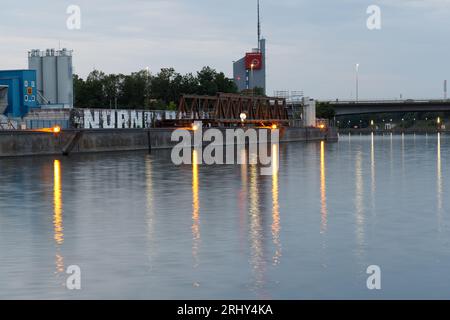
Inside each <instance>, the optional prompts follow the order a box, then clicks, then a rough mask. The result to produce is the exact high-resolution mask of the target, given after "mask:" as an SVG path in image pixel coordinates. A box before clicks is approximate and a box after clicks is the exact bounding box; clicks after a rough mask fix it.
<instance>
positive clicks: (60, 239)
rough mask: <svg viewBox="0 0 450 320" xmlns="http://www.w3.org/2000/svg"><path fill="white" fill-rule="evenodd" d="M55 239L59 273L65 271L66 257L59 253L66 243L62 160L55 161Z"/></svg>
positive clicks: (56, 261)
mask: <svg viewBox="0 0 450 320" xmlns="http://www.w3.org/2000/svg"><path fill="white" fill-rule="evenodd" d="M53 233H54V235H53V239H54V240H55V243H56V246H57V253H56V258H55V264H56V271H57V273H62V272H64V258H63V257H62V256H61V254H60V253H59V247H60V246H61V245H62V244H63V243H64V227H63V211H62V189H61V162H60V161H59V160H54V161H53Z"/></svg>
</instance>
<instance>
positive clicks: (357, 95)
mask: <svg viewBox="0 0 450 320" xmlns="http://www.w3.org/2000/svg"><path fill="white" fill-rule="evenodd" d="M358 101H359V63H357V64H356V102H358Z"/></svg>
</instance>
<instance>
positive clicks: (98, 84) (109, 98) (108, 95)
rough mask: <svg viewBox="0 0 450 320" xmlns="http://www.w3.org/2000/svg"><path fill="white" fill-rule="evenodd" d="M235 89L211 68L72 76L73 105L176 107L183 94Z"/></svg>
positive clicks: (212, 92)
mask: <svg viewBox="0 0 450 320" xmlns="http://www.w3.org/2000/svg"><path fill="white" fill-rule="evenodd" d="M237 91H238V89H237V87H236V84H235V83H234V81H233V79H230V78H227V77H226V76H225V74H224V73H223V72H218V71H216V70H214V69H212V68H210V67H204V68H203V69H202V70H200V71H198V72H197V73H196V74H193V73H187V74H184V75H182V74H180V73H177V72H176V71H175V69H173V68H164V69H161V71H160V72H159V73H157V74H156V75H153V74H151V73H150V72H149V71H148V70H141V71H138V72H134V73H132V74H130V75H124V74H105V73H104V72H102V71H99V70H94V71H92V72H91V73H90V74H89V75H88V76H87V78H86V79H82V78H81V77H80V76H78V75H74V105H75V107H76V108H113V109H114V108H118V109H151V110H158V109H159V110H162V109H169V110H175V109H176V107H177V104H178V100H179V98H180V95H182V94H198V95H216V94H217V93H218V92H224V93H237Z"/></svg>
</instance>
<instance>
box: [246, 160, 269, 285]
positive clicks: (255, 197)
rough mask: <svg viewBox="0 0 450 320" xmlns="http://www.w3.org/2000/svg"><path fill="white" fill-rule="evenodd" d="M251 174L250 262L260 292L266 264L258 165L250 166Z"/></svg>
mask: <svg viewBox="0 0 450 320" xmlns="http://www.w3.org/2000/svg"><path fill="white" fill-rule="evenodd" d="M250 156H251V155H250ZM249 172H250V179H249V189H250V190H249V198H250V203H249V223H250V230H249V233H250V235H249V237H250V249H251V258H250V262H251V266H252V269H253V273H254V279H255V290H257V291H258V292H260V289H262V287H263V286H264V270H265V264H264V249H263V237H264V235H263V231H264V230H263V227H262V221H261V212H260V208H259V205H260V204H259V190H258V167H257V166H256V165H250V170H249Z"/></svg>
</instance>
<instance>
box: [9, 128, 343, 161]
mask: <svg viewBox="0 0 450 320" xmlns="http://www.w3.org/2000/svg"><path fill="white" fill-rule="evenodd" d="M174 130H175V129H174V128H152V129H100V130H98V129H97V130H74V129H69V130H63V131H62V132H60V133H58V134H55V133H51V132H41V131H31V130H24V131H0V157H16V156H38V155H61V154H66V155H67V154H71V153H89V152H109V151H139V150H152V149H169V148H172V147H173V146H175V145H176V144H177V143H176V142H172V141H171V135H172V132H173V131H174ZM317 140H329V141H336V140H337V133H336V132H335V131H334V130H333V129H328V130H321V129H317V128H286V129H284V130H282V133H281V136H280V141H281V142H299V141H317Z"/></svg>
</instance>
